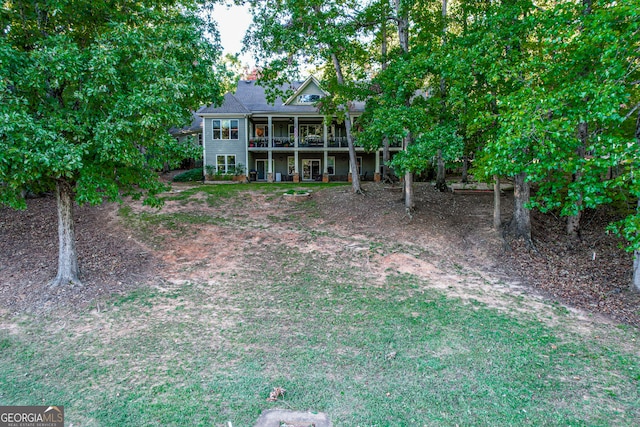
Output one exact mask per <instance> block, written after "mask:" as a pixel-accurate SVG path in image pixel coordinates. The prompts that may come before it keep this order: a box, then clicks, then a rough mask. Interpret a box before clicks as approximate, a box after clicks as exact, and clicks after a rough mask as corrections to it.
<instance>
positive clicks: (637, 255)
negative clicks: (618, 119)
mask: <svg viewBox="0 0 640 427" xmlns="http://www.w3.org/2000/svg"><path fill="white" fill-rule="evenodd" d="M636 144H637V145H639V146H640V110H638V118H637V119H636ZM636 215H640V197H639V198H638V207H637V208H636ZM633 257H634V258H633V289H634V290H635V291H638V292H640V251H634V252H633Z"/></svg>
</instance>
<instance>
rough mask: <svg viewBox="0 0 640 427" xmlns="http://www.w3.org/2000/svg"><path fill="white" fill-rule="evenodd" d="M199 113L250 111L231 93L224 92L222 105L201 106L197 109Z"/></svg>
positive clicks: (244, 112) (246, 112)
mask: <svg viewBox="0 0 640 427" xmlns="http://www.w3.org/2000/svg"><path fill="white" fill-rule="evenodd" d="M198 113H199V114H202V113H205V114H209V113H215V114H249V113H250V111H249V110H248V109H247V108H246V107H245V106H244V105H243V103H242V102H240V101H239V100H238V98H236V97H235V96H234V95H233V94H231V93H226V94H225V95H224V100H223V101H222V105H220V106H219V107H214V106H213V105H210V106H208V107H201V108H200V109H199V110H198Z"/></svg>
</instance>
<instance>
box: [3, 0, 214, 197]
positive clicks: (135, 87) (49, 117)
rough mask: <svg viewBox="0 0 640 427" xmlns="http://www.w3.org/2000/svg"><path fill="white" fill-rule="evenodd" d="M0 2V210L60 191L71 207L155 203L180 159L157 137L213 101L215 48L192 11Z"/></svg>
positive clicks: (185, 6) (167, 139)
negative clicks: (41, 192)
mask: <svg viewBox="0 0 640 427" xmlns="http://www.w3.org/2000/svg"><path fill="white" fill-rule="evenodd" d="M110 3H111V2H94V1H89V0H72V1H51V2H45V3H42V2H40V3H34V2H32V1H14V2H5V3H3V9H2V14H1V15H0V27H1V28H2V31H3V37H2V38H0V76H2V77H1V78H0V117H1V120H0V182H2V183H3V185H2V186H0V202H1V203H4V204H7V205H9V206H13V207H16V208H22V207H24V206H25V205H24V201H23V199H22V196H21V190H22V189H23V188H25V187H26V186H30V187H33V186H37V187H40V188H42V189H51V188H52V187H53V186H54V184H55V182H56V181H57V180H64V181H67V182H69V183H70V184H71V185H72V186H73V189H74V193H75V199H76V201H77V202H79V203H81V204H82V203H91V204H98V203H101V202H102V201H103V200H104V199H107V200H119V199H120V197H121V195H122V194H129V195H133V196H134V197H136V198H138V197H142V196H145V197H147V199H146V200H147V202H148V203H151V204H157V203H158V202H159V200H158V199H157V198H156V197H154V196H155V195H156V194H157V193H158V192H159V191H161V190H162V189H163V188H164V187H163V185H162V184H161V183H160V182H159V181H158V179H157V176H156V173H155V170H158V169H160V168H162V166H163V165H165V164H167V163H168V164H170V165H175V164H177V162H179V161H180V160H182V159H183V158H185V157H188V156H189V155H190V154H191V153H190V152H189V149H190V148H189V146H188V144H180V143H178V142H177V141H175V139H174V138H172V137H171V136H170V135H169V134H168V133H167V130H168V128H169V127H170V126H171V125H180V123H187V122H188V121H189V119H190V117H191V109H192V108H194V106H198V105H200V104H201V103H202V102H211V101H215V100H217V99H219V98H218V97H219V92H220V88H219V85H218V78H217V76H216V74H215V73H214V71H213V69H214V68H213V65H214V64H215V61H216V60H217V54H218V46H217V45H216V44H215V43H213V42H211V41H209V40H208V39H207V33H206V31H207V30H208V29H210V28H209V25H208V23H207V22H205V21H203V19H202V18H201V16H203V14H201V13H199V12H198V8H199V7H200V2H198V1H184V2H179V3H176V2H174V1H163V0H145V1H124V2H118V4H117V6H115V5H112V4H110Z"/></svg>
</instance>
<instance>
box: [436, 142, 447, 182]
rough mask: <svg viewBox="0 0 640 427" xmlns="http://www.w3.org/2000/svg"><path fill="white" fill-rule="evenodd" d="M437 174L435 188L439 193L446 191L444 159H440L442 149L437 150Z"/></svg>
mask: <svg viewBox="0 0 640 427" xmlns="http://www.w3.org/2000/svg"><path fill="white" fill-rule="evenodd" d="M437 157H438V172H437V176H436V188H437V189H438V190H439V191H442V192H444V191H447V190H448V188H447V179H446V178H447V177H446V174H445V169H444V159H443V158H442V149H440V148H439V149H438V156H437Z"/></svg>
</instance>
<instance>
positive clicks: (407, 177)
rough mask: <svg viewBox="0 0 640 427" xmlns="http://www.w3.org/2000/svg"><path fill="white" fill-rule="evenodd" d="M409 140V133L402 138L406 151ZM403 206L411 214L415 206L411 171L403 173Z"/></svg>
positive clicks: (409, 143)
mask: <svg viewBox="0 0 640 427" xmlns="http://www.w3.org/2000/svg"><path fill="white" fill-rule="evenodd" d="M411 142H412V138H411V133H409V134H407V136H405V137H404V138H403V146H404V150H405V151H407V149H408V148H409V145H411ZM404 207H405V209H406V211H407V212H408V213H409V214H411V212H412V211H413V208H414V207H415V203H414V201H413V172H409V171H407V172H406V173H405V174H404Z"/></svg>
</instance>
